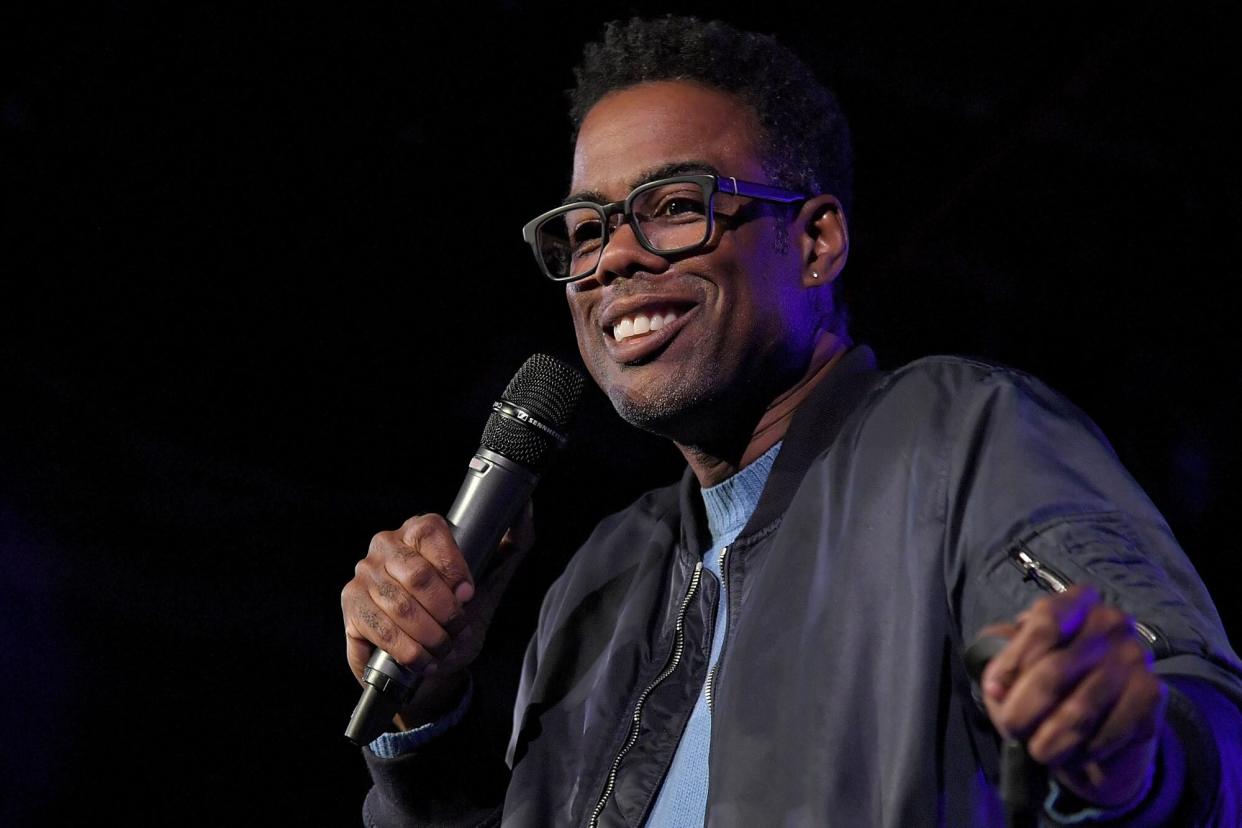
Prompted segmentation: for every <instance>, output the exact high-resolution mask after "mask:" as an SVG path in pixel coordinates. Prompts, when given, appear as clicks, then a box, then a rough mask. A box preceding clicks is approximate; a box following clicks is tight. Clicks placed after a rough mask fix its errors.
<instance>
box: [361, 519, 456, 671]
mask: <svg viewBox="0 0 1242 828" xmlns="http://www.w3.org/2000/svg"><path fill="white" fill-rule="evenodd" d="M473 595H474V585H473V583H472V581H471V578H470V572H469V569H468V567H467V566H466V563H465V560H464V559H463V558H462V555H461V551H460V550H459V549H458V548H457V544H456V543H455V542H454V540H453V536H452V533H451V532H450V530H449V526H448V524H447V523H446V522H445V521H444V519H443V518H441V517H439V516H437V515H423V516H420V517H416V518H411V519H410V520H407V521H406V522H405V523H404V524H403V525H402V526H401V528H400V529H398V530H397V531H395V532H380V533H379V534H377V535H376V536H375V537H374V538H372V540H371V545H370V548H369V549H368V551H367V557H366V558H364V559H363V560H361V561H359V562H358V565H357V566H356V567H355V570H354V578H353V580H352V581H350V582H349V583H348V584H347V585H346V587H345V589H344V590H343V591H342V593H341V610H342V614H343V615H344V616H345V635H346V659H347V660H348V662H349V665H350V669H352V670H353V671H354V674H355V675H357V676H361V675H362V671H363V668H364V667H365V665H366V662H367V661H368V659H369V658H370V656H371V651H372V650H373V648H375V647H380V648H381V649H383V650H385V651H386V652H388V654H389V655H391V656H392V657H393V658H395V659H396V660H397V661H398V662H400V663H401V664H403V665H405V666H407V667H410V668H412V669H415V670H417V671H419V672H422V673H424V674H427V673H430V672H433V671H434V668H435V663H436V661H437V660H440V659H443V658H445V657H446V656H447V655H448V654H449V652H450V651H451V650H452V649H453V639H454V636H456V635H457V634H459V633H460V632H461V631H462V630H464V629H465V628H466V627H467V626H468V619H467V616H466V612H465V607H464V603H465V602H467V601H469V600H470V599H471V598H472V597H473Z"/></svg>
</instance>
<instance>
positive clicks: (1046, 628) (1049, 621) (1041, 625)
mask: <svg viewBox="0 0 1242 828" xmlns="http://www.w3.org/2000/svg"><path fill="white" fill-rule="evenodd" d="M1040 600H1047V599H1046V598H1045V599H1040ZM1026 626H1027V627H1028V629H1029V632H1028V635H1029V636H1030V637H1031V638H1032V639H1033V640H1035V641H1040V642H1054V641H1057V640H1058V639H1059V638H1060V637H1061V624H1060V623H1059V622H1058V621H1057V619H1056V618H1055V617H1053V615H1052V611H1051V609H1049V608H1047V607H1045V608H1044V611H1042V612H1033V613H1032V614H1031V616H1030V617H1029V618H1028V619H1027V623H1026Z"/></svg>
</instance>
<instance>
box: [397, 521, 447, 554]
mask: <svg viewBox="0 0 1242 828" xmlns="http://www.w3.org/2000/svg"><path fill="white" fill-rule="evenodd" d="M446 532H448V522H447V521H445V519H444V518H442V517H440V516H439V515H431V514H429V515H419V516H417V517H413V518H410V520H409V521H407V526H406V528H405V533H404V534H405V538H406V541H407V542H408V543H409V544H410V545H411V546H418V545H419V544H420V543H422V542H423V541H427V540H430V539H432V538H434V537H435V536H436V535H440V534H443V533H446Z"/></svg>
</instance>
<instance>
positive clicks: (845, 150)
mask: <svg viewBox="0 0 1242 828" xmlns="http://www.w3.org/2000/svg"><path fill="white" fill-rule="evenodd" d="M574 76H575V78H576V79H577V86H575V87H574V88H573V89H571V90H570V91H569V98H570V118H571V119H572V121H573V126H574V139H575V140H577V133H578V130H579V129H581V127H582V121H583V119H584V118H586V114H587V112H589V111H590V109H591V107H593V106H595V104H596V103H598V102H599V100H600V99H601V98H603V97H604V96H605V95H607V94H608V93H609V92H613V91H617V90H621V89H626V88H628V87H631V86H636V85H638V84H640V83H647V82H651V81H665V80H685V81H691V82H695V83H700V84H703V85H704V86H708V87H713V88H715V89H719V90H721V91H722V92H728V93H731V94H733V95H736V96H737V97H738V98H739V99H741V100H742V101H743V102H744V103H746V104H747V105H749V106H750V107H751V108H752V109H754V111H755V113H756V114H757V115H758V117H759V124H760V127H761V129H762V130H763V134H762V136H761V137H760V140H761V147H762V152H763V154H764V161H765V164H764V166H765V167H766V168H767V169H768V172H769V174H770V175H771V176H772V178H773V183H774V184H778V185H780V186H783V187H788V188H791V189H797V190H801V191H803V192H805V193H807V194H808V195H816V194H819V193H832V194H833V195H835V196H836V197H837V198H838V199H839V200H840V201H841V204H842V206H844V208H845V211H846V213H847V215H848V213H849V210H850V204H851V202H852V200H853V183H854V182H853V179H854V169H853V151H852V149H851V145H850V131H849V124H848V123H847V122H846V119H845V116H844V114H842V112H841V107H840V105H839V104H838V103H837V98H836V95H834V94H833V93H832V91H831V90H829V89H828V88H827V87H826V86H824V85H823V84H822V83H820V81H819V80H818V79H817V78H816V77H815V74H814V73H813V72H812V71H811V70H810V68H809V67H807V65H806V64H805V63H803V62H802V60H801V59H800V58H799V57H798V56H797V55H795V54H794V53H793V52H792V51H790V50H789V49H788V48H786V47H785V46H783V45H782V44H781V43H779V42H778V41H777V40H776V38H774V37H772V36H771V35H764V34H756V33H753V32H745V31H741V30H739V29H736V28H734V27H733V26H731V25H729V24H728V23H724V22H721V21H719V20H711V21H703V20H700V19H698V18H696V17H674V16H672V15H669V16H666V17H659V18H655V19H642V18H638V17H635V18H631V19H630V20H628V21H625V22H621V21H613V22H611V23H608V24H607V25H606V26H605V28H604V33H603V37H602V38H601V40H599V41H598V42H594V43H589V44H587V46H586V47H585V48H584V49H583V53H582V64H581V65H580V66H578V67H577V68H576V69H575V70H574Z"/></svg>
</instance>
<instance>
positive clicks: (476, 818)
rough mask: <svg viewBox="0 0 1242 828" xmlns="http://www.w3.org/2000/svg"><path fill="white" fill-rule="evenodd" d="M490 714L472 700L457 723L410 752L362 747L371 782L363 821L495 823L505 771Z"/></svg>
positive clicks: (378, 826) (385, 824)
mask: <svg viewBox="0 0 1242 828" xmlns="http://www.w3.org/2000/svg"><path fill="white" fill-rule="evenodd" d="M471 701H472V702H473V700H471ZM490 718H491V717H489V716H488V715H487V714H486V710H485V709H481V707H480V705H479V704H475V703H470V704H469V706H468V707H467V708H466V710H465V712H464V714H463V715H462V717H461V720H460V721H458V722H456V723H455V724H454V725H453V726H452V727H450V728H448V729H447V730H445V731H444V732H443V733H440V734H438V735H436V736H435V737H434V738H432V739H430V740H429V741H427V742H426V743H424V744H421V745H419V746H418V747H417V748H415V749H414V750H410V751H407V752H405V753H402V754H401V755H399V756H396V757H394V758H385V757H382V756H379V755H377V754H376V753H375V752H374V751H372V750H371V748H370V747H364V748H363V749H362V755H363V758H364V759H365V760H366V763H367V769H368V770H369V771H370V773H371V781H372V783H373V785H372V787H371V790H370V791H369V792H368V793H367V797H366V800H365V802H364V803H363V807H362V816H363V824H364V825H366V826H368V828H390V827H391V828H397V826H411V825H422V826H437V828H439V827H440V826H443V827H444V828H448V827H449V826H454V828H456V827H457V826H486V825H496V824H499V822H500V812H501V808H502V805H503V802H504V795H505V788H506V786H507V785H508V782H509V769H508V767H507V766H506V765H505V762H504V753H503V744H498V743H497V739H496V732H495V731H496V728H495V723H494V722H492V721H490Z"/></svg>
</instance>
